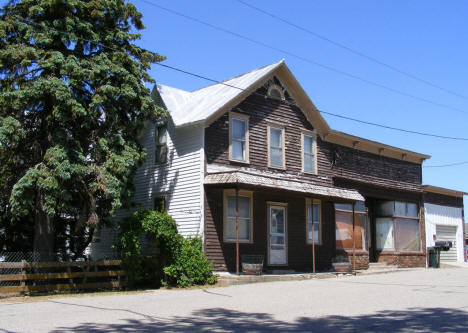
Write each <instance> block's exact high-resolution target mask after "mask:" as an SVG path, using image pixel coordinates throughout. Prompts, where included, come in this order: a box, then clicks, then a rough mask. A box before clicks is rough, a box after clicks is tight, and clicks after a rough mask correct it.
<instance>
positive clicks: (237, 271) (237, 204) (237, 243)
mask: <svg viewBox="0 0 468 333" xmlns="http://www.w3.org/2000/svg"><path fill="white" fill-rule="evenodd" d="M236 274H237V275H239V187H238V186H237V185H236Z"/></svg>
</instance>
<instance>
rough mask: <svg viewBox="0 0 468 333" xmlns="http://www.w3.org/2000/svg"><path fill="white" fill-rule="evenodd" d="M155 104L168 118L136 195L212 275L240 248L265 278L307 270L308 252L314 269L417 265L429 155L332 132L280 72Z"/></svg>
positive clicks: (228, 265)
mask: <svg viewBox="0 0 468 333" xmlns="http://www.w3.org/2000/svg"><path fill="white" fill-rule="evenodd" d="M154 97H155V98H156V99H157V100H158V101H160V102H161V103H162V104H163V105H164V106H165V107H166V108H167V109H168V110H169V111H170V115H171V116H170V119H169V121H168V123H167V132H166V125H165V124H156V125H155V128H154V129H152V135H148V138H151V139H150V140H151V141H152V142H155V147H154V148H155V149H152V150H153V151H154V154H155V156H154V158H153V156H151V153H150V154H149V155H150V158H149V161H148V162H147V163H154V165H152V168H150V169H147V171H146V173H145V175H143V176H142V177H140V179H139V180H138V184H139V185H138V184H137V187H138V186H143V187H144V184H148V185H147V186H146V189H145V190H143V191H142V194H143V195H144V196H145V198H146V199H148V198H149V197H151V201H153V202H154V200H157V201H158V202H160V201H161V200H164V202H165V205H166V207H167V209H168V211H169V213H171V214H172V215H173V216H174V217H175V219H176V221H177V222H178V225H179V230H180V231H181V232H182V233H183V234H186V235H190V234H199V235H202V236H203V240H204V245H205V251H206V255H207V256H208V258H209V260H210V261H211V262H213V264H214V268H215V269H216V270H230V271H233V270H235V266H236V244H238V248H239V253H240V255H241V256H242V255H243V254H261V255H263V256H264V258H265V266H266V267H267V268H269V269H275V268H276V269H280V268H284V269H291V270H297V271H304V270H311V269H312V263H313V256H312V253H313V249H312V243H314V244H315V256H316V265H317V269H319V270H320V269H327V268H329V267H330V266H331V263H332V260H333V258H334V257H336V256H337V255H340V254H341V255H345V256H348V257H349V258H350V259H351V260H352V258H353V257H354V258H356V259H355V260H356V266H357V267H358V268H365V267H367V266H368V263H369V262H387V263H392V264H396V265H399V266H424V265H425V262H426V256H425V252H426V251H425V248H426V246H425V239H426V238H425V228H424V210H423V209H422V200H423V195H422V194H423V188H422V184H421V181H422V171H421V164H422V162H423V161H424V160H425V159H427V158H429V156H427V155H423V154H419V153H415V152H412V151H408V150H405V149H400V148H397V147H392V146H388V145H385V144H381V143H378V142H374V141H370V140H367V139H363V138H360V137H356V136H352V135H348V134H345V133H342V132H338V131H335V130H333V129H331V128H330V127H329V126H328V125H327V123H326V122H325V120H324V119H323V118H322V116H321V115H320V113H319V112H318V110H317V109H316V107H315V106H314V104H313V103H312V101H311V100H310V99H309V97H308V96H307V94H306V93H305V92H304V90H303V89H302V88H301V86H300V84H299V83H298V82H297V80H296V79H295V78H294V76H293V75H292V73H291V72H290V71H289V69H288V67H287V66H286V64H285V63H284V61H280V62H278V63H274V64H271V65H269V66H266V67H263V68H260V69H257V70H254V71H252V72H249V73H246V74H244V75H240V76H238V77H235V78H233V79H230V80H227V81H224V82H222V83H218V84H214V85H211V86H208V87H205V88H202V89H199V90H196V91H193V92H186V91H182V90H179V89H175V88H171V87H167V86H163V85H158V86H157V89H155V90H154ZM165 145H167V148H164V146H165ZM166 150H167V151H166ZM150 151H151V149H150ZM166 154H167V155H166ZM148 170H153V171H152V172H148ZM148 177H149V178H151V179H148ZM236 226H238V230H237V232H236ZM353 249H354V251H353ZM353 254H354V255H353Z"/></svg>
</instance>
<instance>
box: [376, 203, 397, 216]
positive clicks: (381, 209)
mask: <svg viewBox="0 0 468 333" xmlns="http://www.w3.org/2000/svg"><path fill="white" fill-rule="evenodd" d="M394 209H395V202H394V201H380V202H378V203H377V206H376V214H377V216H393V213H394Z"/></svg>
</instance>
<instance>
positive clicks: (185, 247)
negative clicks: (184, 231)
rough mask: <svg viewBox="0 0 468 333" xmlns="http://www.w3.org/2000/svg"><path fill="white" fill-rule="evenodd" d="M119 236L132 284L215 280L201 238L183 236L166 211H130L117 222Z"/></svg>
mask: <svg viewBox="0 0 468 333" xmlns="http://www.w3.org/2000/svg"><path fill="white" fill-rule="evenodd" d="M143 239H145V240H146V242H142V240H143ZM119 240H120V241H119V244H118V248H119V249H120V251H121V253H122V259H123V264H124V268H125V269H126V271H127V274H128V276H129V280H130V283H131V284H132V285H133V286H139V287H159V286H160V284H161V283H163V284H165V285H171V286H181V287H188V286H191V285H196V284H197V285H202V284H206V283H210V284H213V283H215V282H216V276H214V275H213V273H212V267H211V264H210V263H208V261H207V259H206V257H205V255H204V253H203V250H202V242H201V240H200V239H199V238H190V239H184V238H183V237H182V236H181V235H179V234H178V233H177V225H176V223H175V221H174V220H173V219H172V217H171V216H170V215H168V214H167V213H166V212H156V211H150V210H140V211H137V212H135V213H133V214H132V215H131V216H129V217H128V218H126V219H124V220H123V221H122V223H121V224H120V226H119ZM143 244H144V245H146V246H144V245H143ZM148 253H150V254H151V255H148Z"/></svg>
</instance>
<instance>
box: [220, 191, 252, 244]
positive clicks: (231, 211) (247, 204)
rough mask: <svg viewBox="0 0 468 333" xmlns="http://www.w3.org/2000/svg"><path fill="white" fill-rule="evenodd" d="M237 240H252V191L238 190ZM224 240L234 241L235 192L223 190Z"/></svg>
mask: <svg viewBox="0 0 468 333" xmlns="http://www.w3.org/2000/svg"><path fill="white" fill-rule="evenodd" d="M238 209H239V242H243V243H250V242H252V230H253V229H252V193H251V192H247V191H239V195H238ZM224 241H225V242H235V241H236V193H235V191H234V190H225V191H224Z"/></svg>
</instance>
